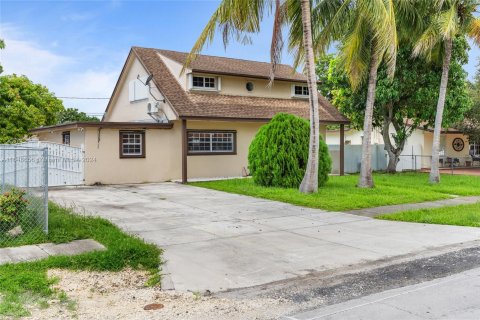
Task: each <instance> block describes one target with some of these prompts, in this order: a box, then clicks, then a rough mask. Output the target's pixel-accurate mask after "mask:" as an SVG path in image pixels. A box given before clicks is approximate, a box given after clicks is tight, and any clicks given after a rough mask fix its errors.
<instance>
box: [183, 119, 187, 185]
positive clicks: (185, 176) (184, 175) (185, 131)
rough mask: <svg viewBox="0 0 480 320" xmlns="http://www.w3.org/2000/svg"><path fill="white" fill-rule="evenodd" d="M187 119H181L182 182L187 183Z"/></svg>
mask: <svg viewBox="0 0 480 320" xmlns="http://www.w3.org/2000/svg"><path fill="white" fill-rule="evenodd" d="M187 148H188V144H187V119H182V183H183V184H185V183H187V180H188V179H187V176H188V174H187V151H188V150H187Z"/></svg>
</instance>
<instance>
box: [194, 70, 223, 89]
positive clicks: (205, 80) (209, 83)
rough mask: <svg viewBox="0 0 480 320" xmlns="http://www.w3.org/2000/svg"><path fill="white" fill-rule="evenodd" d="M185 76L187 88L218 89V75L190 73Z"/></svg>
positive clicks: (219, 83)
mask: <svg viewBox="0 0 480 320" xmlns="http://www.w3.org/2000/svg"><path fill="white" fill-rule="evenodd" d="M187 77H188V89H189V90H205V91H220V86H221V82H220V80H221V78H220V77H217V76H208V75H205V76H204V75H196V74H191V73H190V74H189V75H188V76H187Z"/></svg>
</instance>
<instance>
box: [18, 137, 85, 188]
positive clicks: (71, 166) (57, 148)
mask: <svg viewBox="0 0 480 320" xmlns="http://www.w3.org/2000/svg"><path fill="white" fill-rule="evenodd" d="M15 146H18V147H23V148H37V149H38V148H47V149H48V186H50V187H54V186H72V185H81V184H83V183H84V169H85V167H84V161H83V160H84V154H85V151H84V150H83V148H78V147H71V146H68V145H64V144H58V143H53V142H46V141H39V140H29V141H26V142H23V143H17V144H15Z"/></svg>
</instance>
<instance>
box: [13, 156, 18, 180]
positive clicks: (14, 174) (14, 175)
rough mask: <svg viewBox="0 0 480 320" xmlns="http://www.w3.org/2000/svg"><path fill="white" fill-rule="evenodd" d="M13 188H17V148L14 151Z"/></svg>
mask: <svg viewBox="0 0 480 320" xmlns="http://www.w3.org/2000/svg"><path fill="white" fill-rule="evenodd" d="M13 186H15V187H16V186H17V148H14V149H13Z"/></svg>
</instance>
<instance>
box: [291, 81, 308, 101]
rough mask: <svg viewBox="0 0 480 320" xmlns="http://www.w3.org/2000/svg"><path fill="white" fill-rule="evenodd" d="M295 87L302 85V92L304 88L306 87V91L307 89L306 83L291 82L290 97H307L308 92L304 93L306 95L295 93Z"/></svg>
mask: <svg viewBox="0 0 480 320" xmlns="http://www.w3.org/2000/svg"><path fill="white" fill-rule="evenodd" d="M295 87H302V92H303V90H304V89H305V88H306V89H307V91H308V85H307V84H298V83H296V84H292V97H295V98H304V99H306V98H308V97H309V94H306V95H305V94H296V93H295Z"/></svg>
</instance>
